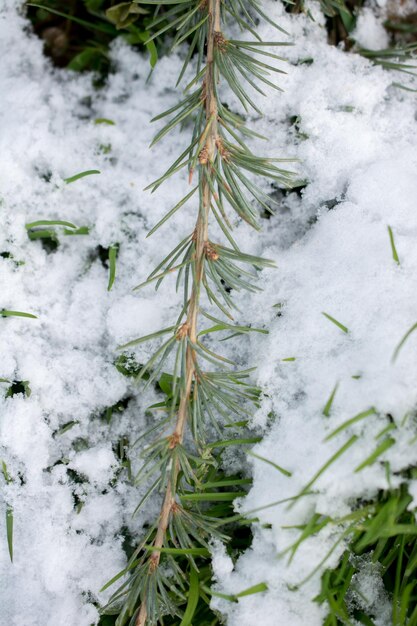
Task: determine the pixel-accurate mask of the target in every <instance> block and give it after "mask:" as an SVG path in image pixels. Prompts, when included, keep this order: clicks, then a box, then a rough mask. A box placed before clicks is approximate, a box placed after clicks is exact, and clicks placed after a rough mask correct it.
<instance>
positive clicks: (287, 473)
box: [246, 450, 292, 478]
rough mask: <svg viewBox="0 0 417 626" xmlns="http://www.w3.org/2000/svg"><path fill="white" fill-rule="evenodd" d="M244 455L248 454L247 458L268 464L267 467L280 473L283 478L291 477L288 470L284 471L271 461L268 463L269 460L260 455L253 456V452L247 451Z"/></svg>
mask: <svg viewBox="0 0 417 626" xmlns="http://www.w3.org/2000/svg"><path fill="white" fill-rule="evenodd" d="M246 454H248V455H249V456H253V457H254V458H255V459H259V460H260V461H263V462H264V463H268V465H271V466H272V467H274V468H275V469H276V470H278V471H279V472H281V474H284V476H288V478H289V477H290V476H292V472H289V471H288V470H286V469H284V468H283V467H281V466H280V465H277V464H276V463H274V462H273V461H270V460H269V459H265V457H263V456H261V455H260V454H255V452H252V450H249V451H248V452H246Z"/></svg>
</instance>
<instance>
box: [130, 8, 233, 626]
mask: <svg viewBox="0 0 417 626" xmlns="http://www.w3.org/2000/svg"><path fill="white" fill-rule="evenodd" d="M221 37H222V35H221V32H220V0H208V33H207V65H206V71H205V76H204V87H203V89H204V91H203V93H204V98H205V113H206V123H207V127H208V132H207V133H206V137H204V143H203V146H202V148H201V151H200V154H199V157H198V158H199V161H200V164H201V165H203V166H204V167H203V168H202V170H201V178H202V181H201V185H202V194H201V196H202V198H201V204H200V208H199V212H198V217H197V222H196V225H195V230H194V233H195V235H194V237H195V261H194V262H195V282H194V284H193V288H192V293H191V298H190V303H189V305H188V314H187V319H186V321H185V322H184V323H183V325H182V326H180V328H179V329H178V330H177V338H178V339H180V340H181V339H182V338H183V337H184V336H188V337H189V339H190V341H189V343H188V346H187V352H186V368H185V372H186V373H185V376H186V380H185V387H184V388H183V390H182V391H181V395H180V403H179V408H178V418H177V421H176V424H175V429H174V431H173V433H172V435H171V437H170V442H169V448H170V449H173V448H175V447H176V446H177V445H181V444H182V442H183V439H184V431H185V428H186V424H187V419H188V409H189V406H190V398H191V393H192V385H193V380H194V377H195V373H196V368H195V363H196V360H197V354H196V351H195V349H194V345H195V344H196V343H197V332H198V330H197V320H198V309H199V302H200V292H201V283H202V279H203V274H204V259H205V255H206V254H207V253H208V245H209V242H208V224H209V213H210V207H211V197H212V192H211V188H210V185H209V183H208V181H207V177H206V175H205V170H206V169H207V168H209V167H210V164H211V163H213V162H214V157H215V152H216V150H217V149H218V148H217V146H218V135H217V115H218V111H217V99H216V96H215V76H214V46H215V45H216V41H218V40H219V39H220V38H221ZM204 134H205V133H204ZM179 470H180V465H179V462H178V460H176V461H175V463H174V465H173V468H172V470H171V471H172V480H170V481H168V484H167V488H166V493H165V497H164V500H163V504H162V508H161V513H160V517H159V522H158V528H157V531H156V535H155V540H154V547H155V548H156V550H155V551H153V552H152V554H151V556H150V558H149V569H150V573H152V572H153V571H154V570H155V569H156V568H157V567H158V565H159V561H160V558H161V551H160V548H162V546H163V545H164V540H165V534H166V532H167V528H168V523H169V517H170V515H171V514H172V512H173V509H175V507H176V499H175V489H174V487H175V485H176V484H177V479H178V473H179ZM146 619H147V608H146V602H145V601H142V604H141V607H140V610H139V613H138V617H137V620H136V626H145V624H146Z"/></svg>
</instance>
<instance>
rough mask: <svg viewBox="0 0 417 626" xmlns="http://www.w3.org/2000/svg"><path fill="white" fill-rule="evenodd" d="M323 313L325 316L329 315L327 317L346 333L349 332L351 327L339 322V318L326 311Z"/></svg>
mask: <svg viewBox="0 0 417 626" xmlns="http://www.w3.org/2000/svg"><path fill="white" fill-rule="evenodd" d="M322 315H324V317H327V319H328V320H330V321H331V322H333V324H336V326H337V327H338V328H340V330H343V332H344V333H348V332H349V328H348V327H347V326H345V325H344V324H342V323H341V322H338V321H337V319H335V318H334V317H332V316H331V315H329V314H328V313H325V312H324V311H322Z"/></svg>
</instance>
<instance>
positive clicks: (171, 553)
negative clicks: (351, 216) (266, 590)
mask: <svg viewBox="0 0 417 626" xmlns="http://www.w3.org/2000/svg"><path fill="white" fill-rule="evenodd" d="M137 4H151V5H152V4H157V5H158V6H159V5H160V6H161V7H164V5H166V7H167V10H166V11H165V12H163V11H162V12H161V13H159V12H158V11H157V12H156V15H155V18H154V23H153V26H151V27H150V29H151V30H153V29H154V27H158V32H165V31H166V30H167V29H166V28H165V20H166V19H168V22H169V21H171V23H172V24H174V25H175V29H176V35H175V37H174V42H173V46H176V45H178V43H180V42H182V41H184V40H186V39H187V38H191V44H190V48H189V51H188V54H187V55H186V58H185V61H184V65H183V68H182V70H181V73H180V77H179V81H180V80H181V79H182V78H183V76H184V75H185V73H186V69H187V67H188V65H189V64H190V63H193V64H194V68H195V75H194V78H193V79H192V80H191V82H190V83H189V84H188V85H187V86H186V87H185V90H184V93H185V95H184V97H183V99H182V100H181V102H179V103H178V104H177V105H175V106H174V107H172V108H170V109H169V110H168V111H166V112H164V113H162V114H160V115H158V116H157V117H156V118H154V119H155V121H157V120H162V119H165V118H169V119H168V121H167V122H166V123H165V126H164V127H163V128H162V129H161V130H160V131H159V132H158V133H157V134H156V136H155V138H154V140H153V142H152V145H154V144H155V143H156V142H157V141H159V140H161V139H163V137H164V136H165V135H166V134H167V133H169V132H170V131H171V130H172V129H173V128H175V127H176V126H177V125H178V124H181V123H183V122H184V121H186V120H192V121H193V124H194V129H193V132H192V137H191V142H190V145H189V146H188V147H187V148H186V150H185V151H184V152H183V153H182V154H181V155H180V156H179V157H178V158H177V159H176V161H175V162H174V163H173V164H172V165H171V166H170V167H169V168H168V170H167V171H166V172H165V174H163V175H162V176H161V177H160V178H158V179H157V180H156V181H155V182H154V183H152V184H151V185H150V186H149V188H150V189H151V190H152V192H154V191H155V190H156V189H157V188H158V187H159V186H160V185H161V184H162V183H164V182H165V181H166V180H167V179H168V178H170V177H171V176H172V175H174V174H176V173H177V172H181V171H183V170H184V169H187V170H188V179H189V182H190V184H192V182H193V179H194V176H195V174H196V173H198V182H197V185H196V186H195V187H194V188H192V190H191V191H190V192H189V193H188V194H187V195H186V196H185V197H184V198H182V199H181V200H180V201H179V202H178V203H177V204H176V205H175V207H174V208H173V209H171V210H170V211H169V212H168V213H167V214H166V215H165V216H164V217H163V218H162V219H161V220H160V221H159V222H158V223H157V224H156V225H155V226H154V227H153V228H152V229H151V231H150V233H149V235H151V234H153V233H154V232H155V230H157V229H158V228H160V227H162V226H163V225H164V224H165V223H166V222H167V221H168V220H169V219H170V218H171V217H172V216H173V215H174V214H175V213H176V212H177V211H178V210H180V209H181V208H182V207H183V206H184V205H185V204H186V203H187V202H189V201H194V198H195V197H196V195H197V192H198V198H199V201H198V210H197V219H196V222H195V225H194V228H193V230H192V231H191V232H190V234H189V235H188V236H187V237H186V238H185V239H184V240H183V241H181V242H180V243H179V244H178V245H176V246H175V247H174V249H173V250H172V251H171V252H170V253H169V254H168V255H167V257H166V258H165V259H164V260H163V261H162V262H161V263H159V265H158V266H157V267H156V268H155V269H154V270H153V271H152V272H151V274H150V275H149V276H148V278H147V280H146V281H145V282H144V283H142V284H140V285H138V287H136V289H139V288H143V287H145V286H146V285H148V284H150V283H153V282H155V284H156V288H157V289H158V288H159V286H160V285H161V284H162V282H163V281H164V280H165V279H166V278H167V277H168V276H170V275H172V274H174V273H176V275H177V278H176V287H177V290H178V289H179V288H180V286H181V287H182V289H183V304H182V308H181V311H180V313H179V316H178V318H177V320H176V322H175V323H174V324H172V325H171V326H168V327H166V328H163V329H161V330H159V331H157V332H154V333H151V334H150V335H147V336H145V337H141V338H138V339H134V340H133V341H130V342H128V343H127V344H125V345H124V346H121V349H124V350H126V349H128V348H131V347H133V346H137V345H141V344H142V343H143V342H145V341H160V342H161V343H160V345H159V346H158V347H157V348H156V350H155V352H154V353H153V354H152V356H151V357H150V358H149V360H148V361H147V362H146V363H145V364H144V365H143V366H142V367H141V369H140V371H139V373H138V375H137V380H143V381H145V386H149V385H151V384H156V383H157V382H158V381H160V380H162V377H165V383H167V381H168V387H167V386H166V384H165V388H166V389H167V395H168V398H167V402H166V403H163V405H164V408H165V409H166V410H167V412H168V417H167V418H166V419H164V420H161V422H160V424H158V425H157V426H156V427H152V428H151V429H150V431H148V433H147V434H146V435H145V439H147V437H148V435H149V434H151V433H152V434H153V435H155V433H156V436H155V439H154V440H153V441H151V442H150V443H148V444H147V445H145V446H144V447H143V451H142V455H141V456H142V459H143V464H142V467H141V468H140V470H139V472H138V474H137V476H136V478H135V480H136V482H137V483H139V482H140V483H142V484H145V485H146V486H147V491H146V493H145V495H144V496H143V498H142V500H141V502H140V503H139V505H138V507H139V506H141V505H142V504H143V502H145V501H146V500H147V499H148V498H149V497H150V496H151V495H152V494H154V493H157V492H158V493H160V494H161V496H162V504H161V508H160V513H159V516H158V519H157V520H156V521H155V523H154V525H153V526H152V528H151V529H150V530H149V532H148V533H147V535H146V538H145V539H144V541H143V542H141V543H140V545H139V546H138V547H137V549H136V550H135V553H134V554H133V556H132V557H131V559H130V561H129V564H128V566H127V568H126V570H124V571H123V572H121V573H120V575H118V576H117V577H116V578H115V579H114V580H113V581H110V583H108V585H109V584H112V583H113V582H115V580H118V579H119V578H120V577H121V576H123V575H124V574H130V578H128V579H127V580H126V581H125V582H124V583H123V584H122V585H121V587H120V588H119V589H118V590H117V591H116V592H115V593H114V594H113V596H112V597H111V599H110V609H111V612H114V609H113V608H112V607H113V606H116V610H117V611H118V612H119V615H118V618H117V621H116V625H117V626H124V625H125V624H127V623H129V626H155V624H156V623H158V621H160V619H161V618H162V617H163V615H165V614H171V615H177V616H181V614H182V612H181V609H180V607H181V606H182V605H183V604H184V601H185V600H186V596H187V589H188V587H187V585H188V580H189V579H190V580H191V578H190V577H195V574H197V576H199V575H200V573H199V572H200V570H201V571H203V570H204V567H202V568H201V559H204V558H205V559H207V558H208V557H209V554H210V552H209V543H208V542H209V540H210V538H212V537H219V538H220V539H222V540H225V538H226V536H225V535H224V534H223V532H222V531H220V528H221V527H222V526H223V525H224V523H223V521H222V519H223V518H224V519H230V518H231V517H233V516H232V515H231V513H232V511H233V509H232V508H231V506H232V502H233V500H234V499H235V498H236V497H238V496H241V495H244V494H245V492H244V491H243V492H242V491H236V490H235V489H236V488H237V485H239V484H246V482H247V481H245V480H244V481H243V482H242V481H239V480H236V481H234V482H233V481H232V483H230V480H224V474H223V472H222V469H221V465H222V459H221V457H222V453H223V451H224V449H225V448H228V447H229V446H231V445H247V444H249V445H250V444H253V443H256V442H257V441H258V440H259V439H258V438H254V437H247V436H243V437H242V436H237V437H235V438H234V439H233V438H232V439H230V438H228V437H227V438H224V436H223V437H222V428H223V427H228V428H234V429H239V428H245V426H246V424H247V423H248V419H249V417H250V414H251V412H252V410H253V407H254V406H255V407H256V406H258V404H259V396H260V390H259V389H258V388H257V387H256V386H254V385H253V384H251V382H250V375H251V373H252V369H246V370H241V371H239V370H237V369H236V364H235V363H234V362H233V361H231V360H230V359H228V358H226V357H225V356H223V355H221V354H218V353H217V352H216V351H215V350H213V348H212V343H211V339H212V334H213V333H216V334H217V333H218V332H226V333H228V334H229V335H228V336H226V337H225V339H230V338H231V337H234V336H241V335H244V334H247V333H249V332H267V331H266V330H264V329H257V328H251V327H250V326H244V325H241V324H237V323H235V322H234V318H233V315H232V313H231V311H232V310H236V305H235V304H234V299H233V294H234V292H236V291H240V290H245V291H249V292H255V291H257V290H258V289H259V288H258V287H257V285H256V284H255V282H254V281H255V280H256V277H257V274H258V272H259V271H261V270H262V269H263V268H267V267H273V265H274V264H273V262H272V261H270V260H268V259H263V258H260V257H257V256H253V255H251V254H247V253H245V252H242V251H241V250H240V248H239V246H238V244H237V243H236V242H235V240H234V238H233V236H232V234H231V231H232V224H231V220H230V217H229V216H228V213H229V212H230V210H232V211H234V212H235V214H236V215H237V216H238V218H240V219H241V220H242V221H244V222H246V223H248V224H249V225H250V226H252V227H254V228H255V229H258V228H259V225H258V210H259V209H260V208H261V207H262V208H264V209H267V210H269V211H271V210H272V209H271V205H272V204H273V201H272V200H271V199H270V197H269V195H268V194H267V193H266V192H265V191H264V190H263V189H262V188H260V187H259V185H258V184H257V182H256V179H257V178H259V177H266V178H267V179H269V180H270V181H271V182H272V181H274V182H276V183H278V184H279V185H281V186H284V187H289V186H291V177H292V173H291V172H290V171H287V170H285V169H282V168H281V167H279V166H278V163H279V162H281V161H282V159H271V158H266V157H259V156H256V155H254V154H253V152H252V151H251V150H250V149H249V147H248V146H247V145H246V143H245V138H251V137H259V135H257V134H256V133H254V132H253V131H251V130H250V129H248V128H247V127H246V126H245V121H244V118H243V117H242V115H240V114H238V113H235V112H233V111H231V110H230V109H229V108H228V107H227V106H225V105H224V104H223V103H222V100H221V97H220V94H219V83H220V81H222V80H223V81H224V82H226V83H227V84H228V86H229V88H230V89H231V91H232V92H233V93H234V94H235V95H236V97H237V99H238V101H240V103H241V105H242V108H243V110H244V111H247V110H248V109H249V108H252V109H253V110H255V111H257V112H259V113H260V111H259V108H258V107H257V105H256V104H255V102H254V101H253V99H252V97H251V96H250V95H249V93H248V90H247V88H246V86H245V85H247V86H249V89H252V90H253V89H255V90H257V91H259V92H260V93H263V92H262V90H261V89H260V88H259V86H258V85H259V83H263V84H264V85H268V86H272V87H274V88H277V89H279V88H278V86H277V85H275V84H274V83H273V82H272V81H271V80H270V77H271V74H272V73H277V72H279V73H281V72H282V70H280V69H279V68H277V67H275V66H274V65H271V63H273V62H275V61H281V60H282V59H281V57H278V56H277V55H275V54H273V53H272V52H269V49H270V47H271V46H272V47H273V46H276V45H285V44H282V43H281V42H280V43H274V42H266V43H263V42H262V41H260V39H259V37H258V36H257V34H256V31H255V30H254V27H255V19H254V15H255V14H256V13H258V14H259V15H261V16H263V17H264V18H265V19H268V21H270V20H269V18H266V16H264V14H263V12H262V10H261V8H260V5H259V2H258V0H247V5H246V6H245V5H244V4H243V2H242V0H228V1H227V2H222V0H203V1H202V2H200V3H199V4H198V5H197V6H196V4H195V1H194V0H166V1H165V2H164V3H158V2H156V1H155V0H137ZM230 18H232V19H233V20H234V21H235V23H237V24H238V25H239V26H240V28H241V29H242V30H246V31H248V32H249V33H251V34H252V36H254V37H255V40H254V41H238V40H235V39H230V40H228V39H227V38H226V36H225V35H224V33H223V31H222V26H223V23H224V21H225V19H230ZM277 28H278V29H279V30H281V29H280V28H279V27H278V26H277ZM194 52H195V53H196V54H195V55H194ZM193 55H194V56H195V58H194V56H193ZM265 57H267V61H268V62H265ZM270 60H271V61H270ZM210 218H211V221H213V219H214V221H215V222H216V224H217V225H218V226H219V227H220V230H221V232H222V233H223V235H224V237H225V238H226V239H227V242H228V244H229V245H224V243H221V242H218V241H213V240H212V239H211V237H209V224H210ZM149 235H148V236H149ZM203 297H204V300H205V302H204V309H203V307H202V299H203ZM206 304H208V307H209V310H208V311H207V310H205V309H206ZM212 308H217V309H218V310H219V311H220V312H221V313H222V314H223V315H224V316H225V317H226V318H227V319H226V320H225V319H220V318H218V317H216V316H213V314H212V313H211V312H210V310H211V309H212ZM203 321H205V323H206V326H204V324H202V322H203ZM207 322H209V324H211V325H208V326H207ZM213 322H214V326H213ZM230 333H231V334H230ZM168 363H173V370H172V374H167V373H166V371H165V368H166V366H167V364H168ZM208 368H210V369H208ZM160 377H161V378H160ZM159 385H160V386H161V382H159ZM170 424H172V426H171V428H172V429H171V431H170V432H169V431H168V430H167V429H168V428H169V425H170ZM167 432H169V434H167ZM246 434H247V433H246ZM216 435H218V439H217V440H216V439H214V438H213V437H214V436H216ZM221 478H223V480H221ZM231 485H232V486H231ZM211 503H224V504H222V505H221V508H220V509H219V508H218V507H219V505H215V506H214V507H212V508H210V507H211ZM138 507H137V508H138ZM198 559H200V561H198ZM203 565H204V562H203ZM193 580H194V578H193ZM201 580H203V579H201ZM204 581H207V578H204ZM205 584H206V583H205V582H204V585H205ZM108 585H107V586H108ZM202 585H203V583H202ZM202 589H203V586H202ZM204 589H205V586H204ZM204 593H205V591H204ZM106 608H107V607H105V609H104V612H106Z"/></svg>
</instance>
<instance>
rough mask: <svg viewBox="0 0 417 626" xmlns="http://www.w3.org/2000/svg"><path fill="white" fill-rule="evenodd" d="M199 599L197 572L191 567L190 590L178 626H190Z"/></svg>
mask: <svg viewBox="0 0 417 626" xmlns="http://www.w3.org/2000/svg"><path fill="white" fill-rule="evenodd" d="M199 597H200V583H199V580H198V574H197V571H196V570H195V568H194V567H193V566H191V570H190V589H189V592H188V602H187V608H186V609H185V612H184V616H183V618H182V620H181V623H180V626H192V619H193V617H194V613H195V610H196V608H197V604H198V599H199Z"/></svg>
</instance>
